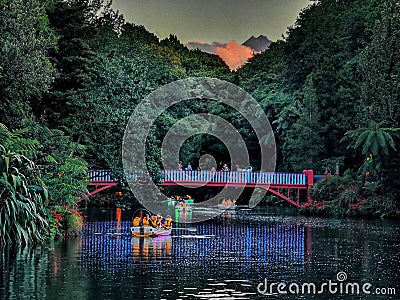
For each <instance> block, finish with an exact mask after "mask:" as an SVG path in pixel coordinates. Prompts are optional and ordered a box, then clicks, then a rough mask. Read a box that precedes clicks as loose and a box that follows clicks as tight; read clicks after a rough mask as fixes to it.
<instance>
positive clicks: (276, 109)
mask: <svg viewBox="0 0 400 300" xmlns="http://www.w3.org/2000/svg"><path fill="white" fill-rule="evenodd" d="M396 2H397V1H394V0H387V1H382V0H371V1H361V0H354V1H350V0H343V1H333V0H322V1H311V4H310V6H309V7H308V8H307V9H305V10H304V11H302V12H301V14H300V16H299V17H298V19H297V21H296V24H294V25H293V26H292V27H290V28H289V29H288V31H287V33H286V34H285V36H284V37H283V39H282V40H280V41H277V42H274V43H273V44H272V45H271V46H270V49H269V50H267V51H266V52H265V53H262V54H259V55H256V56H255V57H254V58H253V59H251V60H250V61H249V62H248V63H247V64H245V65H244V66H243V67H242V68H241V69H239V70H238V71H236V72H231V71H230V70H229V68H228V67H227V66H226V65H225V63H224V62H223V61H222V60H221V59H220V58H219V57H217V56H214V55H211V54H207V53H203V52H200V51H198V50H191V51H189V50H188V49H187V48H186V47H185V46H184V45H183V44H182V43H181V42H180V41H179V40H178V39H177V38H176V37H175V36H173V35H171V36H170V37H169V38H166V39H164V40H161V41H160V40H159V39H158V38H157V37H156V36H155V35H154V34H152V33H150V32H148V31H147V30H146V29H145V28H144V27H143V26H140V25H135V24H131V23H127V22H125V20H124V19H123V16H122V15H121V14H119V13H118V12H117V11H115V10H113V9H112V7H111V2H109V1H102V0H97V1H88V0H68V1H61V0H48V1H39V0H28V1H20V0H17V1H14V0H13V1H11V0H1V1H0V20H1V22H0V43H1V47H0V53H1V55H0V99H1V100H0V115H1V119H0V123H1V126H0V130H1V132H0V135H1V140H0V151H1V161H0V175H1V181H0V195H1V199H0V218H1V219H0V221H1V222H0V224H2V226H1V230H0V239H1V241H2V242H13V243H20V244H31V243H38V242H41V241H43V240H45V239H47V238H55V237H56V236H61V235H63V234H65V233H66V232H68V230H69V233H70V234H73V233H76V232H77V231H78V230H79V226H80V224H81V216H80V214H79V212H78V211H77V210H76V203H77V202H79V200H80V199H81V198H82V195H84V194H85V193H86V183H87V181H88V177H87V169H88V168H103V169H111V170H112V172H113V174H114V175H115V176H116V177H121V175H122V164H121V141H122V137H123V133H124V129H125V124H126V122H127V120H128V118H129V116H130V115H131V113H132V111H133V109H134V108H135V106H136V105H137V104H138V103H139V102H140V101H141V100H142V99H143V98H144V97H145V96H146V95H148V94H149V93H150V92H151V91H154V90H156V89H157V88H158V87H160V86H162V85H164V84H166V83H169V82H172V81H174V80H177V79H182V78H187V77H195V76H208V77H216V78H220V79H224V80H227V81H230V82H232V83H235V84H238V85H239V86H241V87H243V88H244V89H246V90H247V91H248V92H249V93H251V94H252V95H253V97H254V98H255V99H256V100H257V101H258V102H259V103H260V104H261V106H262V107H263V109H264V110H265V112H266V113H267V115H268V117H269V118H270V122H271V123H272V125H273V129H274V133H275V138H276V141H277V148H278V163H277V167H278V169H279V170H280V171H290V172H300V171H301V170H303V169H314V170H315V172H317V173H320V172H325V171H326V172H331V173H332V175H334V173H336V171H339V175H342V174H343V176H339V177H336V176H332V177H329V178H328V179H326V180H322V181H319V182H317V183H316V184H315V187H314V190H313V197H314V203H313V205H310V207H309V208H308V209H307V211H308V212H316V213H324V214H337V215H349V214H350V215H354V214H361V215H374V216H395V215H399V201H398V199H400V197H399V196H400V195H399V193H400V191H399V186H400V185H399V178H400V170H399V167H398V166H399V165H400V156H399V154H398V152H397V150H398V149H397V148H398V147H396V145H398V142H399V132H398V128H399V127H400V124H399V122H400V116H399V114H400V112H399V111H400V110H399V103H400V97H399V88H398V87H399V71H400V68H399V67H400V52H399V49H400V45H399V41H400V7H399V4H398V3H396ZM199 112H207V113H213V114H218V115H220V116H223V117H224V118H225V119H226V120H227V121H228V122H230V123H232V124H233V125H234V126H236V127H237V128H238V130H239V132H240V133H241V134H242V136H243V138H244V140H245V142H246V145H247V147H248V149H249V153H250V156H251V164H252V166H255V169H256V168H257V166H258V165H259V154H258V150H259V148H258V146H257V145H258V141H257V139H256V137H255V136H254V134H253V132H252V130H251V128H250V126H249V124H248V123H247V122H246V121H244V120H243V119H241V118H240V116H239V114H238V113H237V112H235V111H232V110H230V109H228V108H227V107H226V106H224V105H221V104H218V103H215V102H213V101H202V100H199V99H197V100H193V101H191V102H190V103H189V102H185V103H180V104H179V105H177V106H176V107H172V108H170V109H168V110H167V111H166V112H165V113H164V114H163V115H161V116H160V117H159V118H158V119H157V122H156V124H155V128H157V130H152V131H151V133H150V136H149V137H148V144H149V147H148V149H149V153H147V158H148V160H149V161H148V164H149V166H150V167H151V168H152V169H154V170H157V168H158V166H160V158H159V157H160V153H159V149H160V146H161V141H162V138H163V136H164V135H165V133H166V132H167V131H168V129H169V128H170V127H171V126H172V125H173V124H175V123H176V122H177V121H178V120H180V119H181V118H182V117H185V116H187V115H189V114H191V113H199ZM181 153H182V155H184V157H183V158H182V160H183V161H184V164H187V163H188V162H189V161H191V162H192V166H193V167H197V165H196V161H198V159H199V157H200V156H201V155H202V154H205V153H210V154H212V155H213V156H214V157H216V161H217V163H218V164H220V163H221V164H222V163H225V161H224V160H226V158H227V157H229V156H228V154H227V153H226V148H224V147H223V145H222V144H221V143H219V142H218V141H216V140H215V139H214V138H212V137H210V136H206V135H204V136H196V137H193V138H191V139H189V140H188V141H186V142H185V144H184V145H183V148H182V151H181ZM219 167H220V166H219ZM126 193H128V192H126ZM127 198H129V197H127Z"/></svg>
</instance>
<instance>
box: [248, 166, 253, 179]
mask: <svg viewBox="0 0 400 300" xmlns="http://www.w3.org/2000/svg"><path fill="white" fill-rule="evenodd" d="M252 172H253V168H252V167H251V166H249V167H248V169H247V182H252V180H251V174H252Z"/></svg>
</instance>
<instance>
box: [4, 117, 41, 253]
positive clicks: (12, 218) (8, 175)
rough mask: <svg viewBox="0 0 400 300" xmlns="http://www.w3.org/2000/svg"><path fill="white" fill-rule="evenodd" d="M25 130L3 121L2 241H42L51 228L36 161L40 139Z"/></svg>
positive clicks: (29, 242) (19, 242)
mask: <svg viewBox="0 0 400 300" xmlns="http://www.w3.org/2000/svg"><path fill="white" fill-rule="evenodd" d="M24 132H25V131H24V130H19V131H9V130H8V129H7V128H6V127H5V126H4V125H3V124H0V137H1V140H0V224H1V226H0V243H5V242H11V243H15V244H24V245H26V244H31V243H36V242H40V241H43V240H44V238H45V234H46V231H47V228H48V224H47V222H46V220H45V219H46V214H47V208H46V205H45V203H44V200H45V199H46V198H47V192H46V189H45V188H44V187H43V185H42V183H41V179H40V176H39V175H38V173H37V168H36V166H35V164H34V162H33V161H32V160H31V159H30V158H29V157H27V156H25V155H23V154H21V153H28V154H31V155H34V153H35V152H36V151H37V148H36V145H37V142H36V141H34V140H30V139H24V138H23V137H22V134H23V133H24Z"/></svg>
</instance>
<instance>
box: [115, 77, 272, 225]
mask: <svg viewBox="0 0 400 300" xmlns="http://www.w3.org/2000/svg"><path fill="white" fill-rule="evenodd" d="M202 100H204V101H215V102H216V103H220V104H221V105H224V106H225V107H229V109H232V110H234V111H236V112H237V114H238V115H240V116H241V118H243V119H245V120H246V121H247V122H248V124H250V126H251V130H252V131H253V132H254V134H255V136H256V139H257V140H258V141H259V145H260V150H261V153H260V154H261V155H260V157H261V162H260V166H259V167H260V169H261V171H266V172H273V171H274V170H275V162H276V146H275V138H274V134H273V130H272V128H271V125H270V123H269V121H268V118H267V116H266V115H265V113H264V111H263V109H262V107H261V106H260V105H259V104H258V102H257V101H256V100H254V99H253V98H252V97H251V95H250V94H248V93H247V92H246V91H244V90H243V89H241V88H239V87H238V86H236V85H234V84H232V83H229V82H227V81H223V80H219V79H215V78H206V77H201V78H187V79H183V80H178V81H175V82H172V83H170V84H167V85H165V86H162V87H160V88H158V89H157V90H155V91H154V92H152V93H151V94H149V95H148V96H147V97H146V98H145V99H143V101H141V102H140V103H139V104H138V105H137V107H136V109H135V111H134V112H133V114H132V115H131V117H130V119H129V122H128V124H127V126H126V129H125V134H124V139H123V143H122V162H123V167H124V172H125V177H126V180H127V182H128V184H129V186H130V189H131V190H132V192H133V194H134V196H135V197H136V198H137V199H138V201H139V202H140V203H141V204H142V205H143V206H144V207H146V208H147V209H149V210H150V211H151V212H154V213H161V214H163V213H166V209H167V207H166V206H165V205H164V203H165V201H166V200H167V196H166V195H164V194H163V192H162V191H161V189H160V188H159V186H158V184H157V183H154V182H153V181H154V177H155V174H151V172H150V171H149V168H148V159H146V140H147V139H148V138H149V136H151V132H152V130H153V132H154V130H157V129H156V128H155V127H154V125H155V124H156V123H157V122H156V121H157V119H158V118H159V117H160V116H161V115H162V114H163V113H166V112H168V109H170V108H171V107H177V105H184V103H183V102H185V101H189V103H190V101H202ZM237 127H238V126H237V124H236V126H234V124H231V123H230V122H228V121H227V120H226V119H224V118H222V117H221V116H218V115H215V114H212V113H210V112H206V113H193V114H190V115H187V116H185V117H183V118H182V119H181V120H179V121H178V122H175V124H174V125H173V126H171V128H169V130H168V132H167V134H166V135H165V136H164V138H163V140H162V141H160V142H161V144H162V146H161V149H159V150H160V151H159V153H160V155H161V161H162V164H163V169H164V170H174V169H175V170H176V169H177V168H178V164H179V161H180V159H179V153H180V149H181V147H182V145H183V144H184V142H185V141H186V140H187V139H189V138H190V137H192V136H194V135H199V134H207V135H211V136H213V137H216V138H217V139H218V140H220V141H221V142H222V143H223V144H224V145H225V147H226V149H227V150H228V152H229V156H230V164H231V166H235V164H238V163H239V164H241V165H242V166H250V158H249V151H248V150H247V147H246V143H245V142H244V140H243V137H242V135H241V134H240V133H239V131H238V128H237ZM153 136H154V135H153ZM153 145H154V143H153ZM154 152H155V151H153V153H154ZM206 156H207V157H206ZM209 156H211V155H209V154H206V155H203V156H202V157H200V161H201V160H207V161H211V162H214V165H215V163H216V162H215V159H214V158H213V157H209ZM228 159H229V157H227V160H228ZM153 169H154V166H153ZM183 175H184V176H186V175H185V174H183ZM146 177H147V178H146ZM206 183H207V182H205V183H204V184H206ZM176 184H178V185H181V184H182V183H180V182H177V181H176ZM204 184H203V185H204ZM185 186H186V185H185ZM187 187H192V186H190V185H187ZM244 188H245V183H243V184H242V185H236V186H235V188H230V187H228V186H225V187H224V188H223V189H222V191H221V192H220V193H219V194H218V195H216V196H215V197H213V198H211V199H209V200H207V201H205V202H202V203H196V204H195V205H194V210H193V216H192V218H191V219H190V220H188V221H187V222H200V221H204V220H206V219H210V218H213V217H215V216H216V215H218V214H219V213H221V211H220V210H218V209H214V210H212V209H209V208H212V207H214V208H215V207H216V206H217V205H218V204H219V203H218V202H219V201H220V199H222V198H226V199H232V200H236V199H237V198H238V197H239V196H240V195H241V193H242V191H243V189H244ZM264 188H265V187H264ZM265 193H266V190H265V189H262V188H257V186H256V189H255V190H254V193H253V195H252V197H251V199H250V206H251V207H254V206H256V205H257V204H258V203H259V202H260V201H261V200H262V198H263V196H264V195H265ZM204 209H206V210H207V211H208V213H207V214H203V213H201V211H204ZM197 212H199V213H198V214H197Z"/></svg>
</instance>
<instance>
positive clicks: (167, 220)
mask: <svg viewBox="0 0 400 300" xmlns="http://www.w3.org/2000/svg"><path fill="white" fill-rule="evenodd" d="M164 226H165V227H167V228H171V227H172V219H165V220H164Z"/></svg>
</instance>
